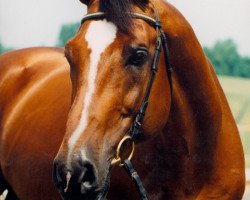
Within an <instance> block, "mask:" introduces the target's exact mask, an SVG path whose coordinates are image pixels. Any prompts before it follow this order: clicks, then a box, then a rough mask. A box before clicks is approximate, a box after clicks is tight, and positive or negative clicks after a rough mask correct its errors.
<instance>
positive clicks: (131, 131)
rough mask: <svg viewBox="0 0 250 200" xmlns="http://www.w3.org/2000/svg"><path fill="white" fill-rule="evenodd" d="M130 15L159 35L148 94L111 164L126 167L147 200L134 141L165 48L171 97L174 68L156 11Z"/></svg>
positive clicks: (89, 17)
mask: <svg viewBox="0 0 250 200" xmlns="http://www.w3.org/2000/svg"><path fill="white" fill-rule="evenodd" d="M129 14H130V16H131V17H132V18H136V19H142V20H144V21H146V22H147V23H148V24H150V25H151V26H153V27H154V28H155V30H156V33H157V40H156V46H155V54H154V59H153V64H152V67H151V74H150V78H149V81H148V84H147V89H146V92H145V95H144V98H143V102H142V104H141V106H140V109H139V112H138V113H137V115H136V117H135V120H134V122H133V124H132V126H131V127H130V129H129V131H128V133H127V135H126V136H124V138H123V139H122V140H121V141H120V143H119V144H118V147H117V150H116V156H115V158H114V159H113V161H112V163H111V164H112V165H116V164H119V166H124V168H125V170H126V171H127V173H128V174H129V175H130V176H131V178H132V180H133V182H134V183H135V185H136V187H137V190H138V192H139V195H140V198H141V199H142V200H147V195H146V190H145V188H144V187H143V185H142V182H141V180H140V178H139V176H138V174H137V172H136V171H135V170H134V168H133V166H132V163H131V161H130V160H131V159H132V157H133V153H134V146H135V142H134V141H135V140H136V139H137V138H138V136H139V135H140V133H141V127H142V122H143V119H144V116H145V112H146V110H147V107H148V101H149V96H150V92H151V89H152V86H153V82H154V79H155V76H156V73H157V70H158V63H159V58H160V53H161V49H162V47H163V51H164V57H165V66H166V70H167V76H168V81H169V86H170V91H171V95H172V90H173V88H172V74H171V72H172V68H171V67H170V62H169V51H168V43H167V37H166V35H165V33H164V32H163V30H162V26H161V21H160V19H159V17H158V13H157V12H156V11H155V19H153V18H151V17H149V16H146V15H143V14H140V13H129ZM105 17H106V15H105V13H103V12H96V13H92V14H87V15H85V16H84V18H83V19H82V21H81V23H82V24H83V23H84V22H85V21H87V20H93V19H94V20H98V19H104V18H105ZM128 140H129V141H131V143H132V151H131V154H130V156H129V158H128V159H126V160H124V161H122V159H121V158H120V149H121V147H122V145H123V144H124V142H126V141H128Z"/></svg>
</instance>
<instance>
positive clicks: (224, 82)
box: [219, 77, 250, 168]
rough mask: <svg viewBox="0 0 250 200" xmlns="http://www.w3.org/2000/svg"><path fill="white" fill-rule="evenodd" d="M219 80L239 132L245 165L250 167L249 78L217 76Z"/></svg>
mask: <svg viewBox="0 0 250 200" xmlns="http://www.w3.org/2000/svg"><path fill="white" fill-rule="evenodd" d="M219 80H220V83H221V86H222V88H223V90H224V92H225V94H226V97H227V99H228V102H229V105H230V107H231V110H232V112H233V115H234V118H235V120H236V122H237V124H238V127H239V130H240V133H241V138H242V143H243V148H244V152H245V158H246V167H248V168H250V79H243V78H233V77H219Z"/></svg>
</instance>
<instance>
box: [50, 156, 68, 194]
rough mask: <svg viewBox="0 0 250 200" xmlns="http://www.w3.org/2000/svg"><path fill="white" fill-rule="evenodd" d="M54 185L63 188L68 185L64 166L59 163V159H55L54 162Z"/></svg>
mask: <svg viewBox="0 0 250 200" xmlns="http://www.w3.org/2000/svg"><path fill="white" fill-rule="evenodd" d="M52 178H53V182H54V185H55V186H56V187H57V188H58V189H60V190H62V189H63V188H65V187H66V177H65V172H64V170H63V167H62V166H60V165H59V164H58V162H57V161H54V164H53V174H52Z"/></svg>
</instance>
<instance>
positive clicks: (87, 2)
mask: <svg viewBox="0 0 250 200" xmlns="http://www.w3.org/2000/svg"><path fill="white" fill-rule="evenodd" d="M80 1H81V2H82V3H83V4H85V5H86V6H88V5H89V4H90V3H91V2H92V1H93V0H80Z"/></svg>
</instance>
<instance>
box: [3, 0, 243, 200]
mask: <svg viewBox="0 0 250 200" xmlns="http://www.w3.org/2000/svg"><path fill="white" fill-rule="evenodd" d="M82 2H83V3H85V4H86V5H87V6H88V13H96V12H100V11H101V12H104V14H105V17H103V18H101V19H98V20H97V19H88V20H87V21H85V22H84V23H83V24H82V26H81V28H80V30H79V32H78V33H77V34H76V36H75V37H74V38H73V39H71V40H70V41H69V42H68V43H67V45H66V47H65V56H66V58H67V60H68V63H69V65H70V67H69V65H68V64H67V62H66V59H65V58H64V55H63V53H62V51H61V50H58V49H49V48H43V49H40V48H38V49H27V50H21V51H17V52H13V53H9V54H5V55H3V56H1V58H0V67H1V68H0V70H1V73H0V75H1V79H0V80H1V82H0V84H1V85H0V94H1V97H2V96H4V98H1V100H0V108H1V109H0V116H1V129H0V130H1V133H0V134H1V141H0V145H1V146H0V148H1V152H0V159H1V160H0V165H1V171H2V174H3V177H2V179H3V180H4V181H2V182H1V183H5V184H3V185H4V186H5V188H9V190H10V191H12V193H14V194H15V195H16V196H17V198H19V199H21V200H22V199H25V200H26V199H28V200H29V199H32V200H36V199H59V195H58V194H57V192H56V191H55V189H54V187H53V186H52V180H51V171H52V161H53V158H54V157H55V156H56V158H55V161H54V166H53V180H54V184H55V185H56V187H57V188H58V190H59V192H60V194H61V196H62V197H63V198H64V199H105V198H106V197H107V199H110V200H112V199H115V200H116V199H121V200H123V199H124V200H125V199H135V200H136V199H138V198H139V197H138V194H137V192H136V190H135V188H134V185H133V184H132V183H131V181H130V179H129V177H128V176H127V174H126V173H125V172H124V171H123V170H121V169H120V168H118V167H117V166H112V165H111V162H112V160H113V159H114V157H115V150H116V147H117V145H118V144H119V142H120V141H121V139H122V138H123V137H124V136H125V135H126V134H127V133H128V131H129V130H130V127H131V126H132V124H133V122H134V119H135V118H136V116H137V114H138V112H139V110H140V108H141V104H142V102H143V100H144V97H145V93H147V88H148V87H147V86H148V81H149V79H150V74H151V68H152V64H153V63H154V60H155V52H156V48H155V47H156V45H155V43H156V41H157V38H158V34H159V33H158V32H157V31H156V30H155V27H152V25H151V24H150V23H148V22H147V21H145V20H144V19H141V18H133V17H131V13H140V14H143V15H144V16H148V17H150V18H153V19H155V18H156V16H155V13H158V15H159V19H160V20H161V22H162V29H163V32H164V33H165V35H167V37H168V42H169V51H170V64H171V66H172V68H173V72H172V78H171V82H172V85H173V90H172V92H171V87H170V81H169V71H167V70H166V65H165V58H164V55H163V54H164V53H163V51H162V53H161V54H160V57H159V63H158V72H157V75H156V77H155V80H154V82H153V86H152V90H151V91H150V95H149V99H148V107H147V110H146V113H145V116H144V120H143V123H142V132H141V133H140V135H139V136H138V137H137V139H136V141H135V142H136V149H135V154H134V158H133V159H132V162H133V164H134V168H135V169H136V170H137V171H138V174H140V176H141V179H142V182H143V184H144V186H145V189H146V191H147V195H148V199H154V200H157V199H172V200H181V199H190V200H191V199H192V200H201V199H218V200H230V199H233V200H237V199H241V197H242V195H243V192H244V156H243V151H242V145H241V141H240V138H239V133H238V130H237V127H236V124H235V121H234V119H233V117H232V114H231V111H230V109H229V106H228V103H227V101H226V98H225V96H224V94H223V91H222V89H221V87H220V84H219V82H218V80H217V78H216V75H215V73H214V71H213V68H212V66H211V64H210V63H209V61H208V60H207V58H206V56H205V55H204V52H203V50H202V48H201V46H200V44H199V42H198V41H197V38H196V37H195V35H194V33H193V30H192V29H191V27H190V25H189V24H188V22H187V21H186V20H185V19H184V17H183V16H182V15H181V14H180V13H179V12H178V11H177V10H176V9H175V8H174V7H172V6H171V5H170V4H169V3H166V2H163V1H146V0H145V1H139V0H138V1H136V0H134V1H126V0H123V1H118V0H116V1H115V0H113V1H109V0H99V1H87V0H86V1H82ZM69 69H70V70H69ZM69 77H70V78H69ZM70 80H71V85H70ZM71 86H72V87H71ZM59 146H60V148H59ZM58 149H59V151H58ZM57 151H58V153H57ZM56 153H57V155H56ZM107 192H108V194H107Z"/></svg>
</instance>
